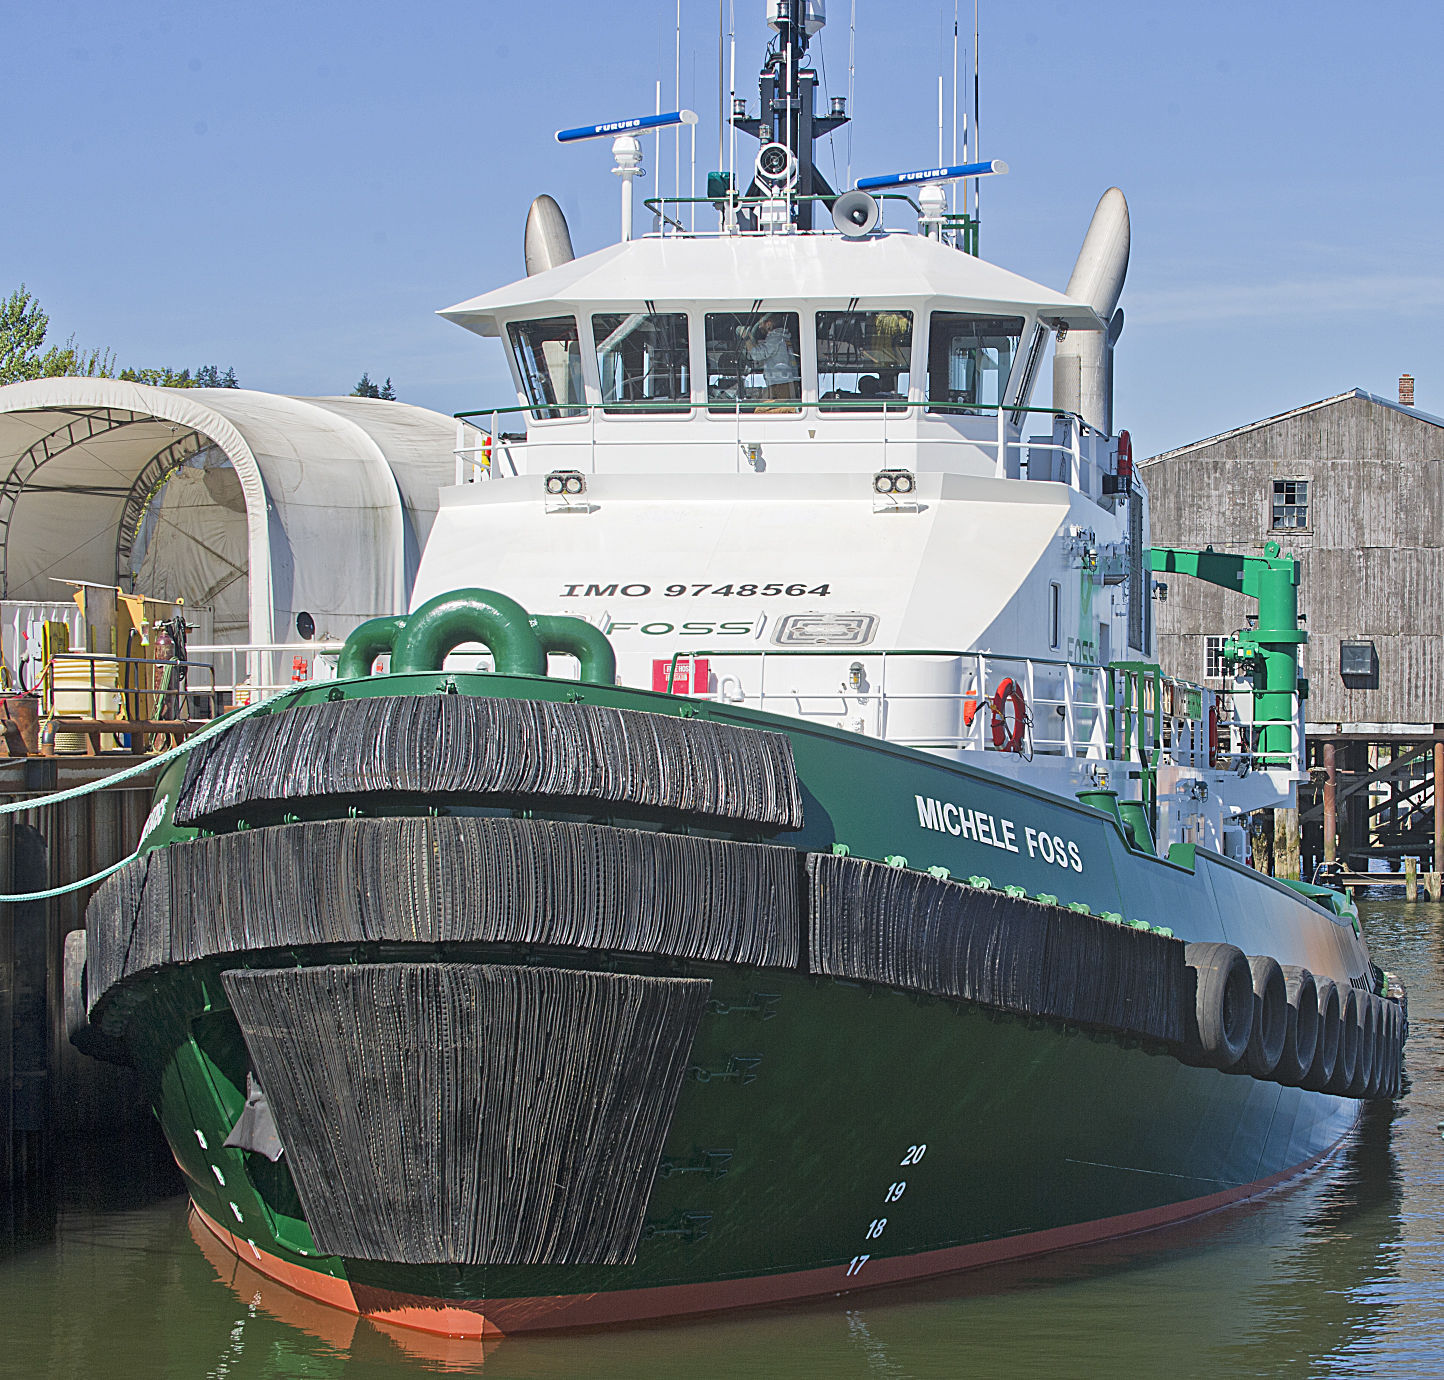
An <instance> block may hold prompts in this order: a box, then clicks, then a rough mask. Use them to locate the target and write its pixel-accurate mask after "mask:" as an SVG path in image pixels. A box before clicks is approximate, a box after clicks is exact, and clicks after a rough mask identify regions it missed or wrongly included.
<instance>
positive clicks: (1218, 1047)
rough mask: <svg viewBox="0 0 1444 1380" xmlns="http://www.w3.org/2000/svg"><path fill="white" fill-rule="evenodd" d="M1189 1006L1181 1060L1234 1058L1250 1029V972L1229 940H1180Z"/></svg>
mask: <svg viewBox="0 0 1444 1380" xmlns="http://www.w3.org/2000/svg"><path fill="white" fill-rule="evenodd" d="M1183 953H1184V956H1183V961H1184V963H1185V964H1186V965H1187V966H1188V968H1189V969H1190V971H1191V972H1192V973H1193V979H1194V981H1193V993H1192V995H1193V1003H1192V1007H1193V1009H1192V1010H1191V1011H1190V1010H1188V1009H1187V1007H1188V1001H1187V997H1186V996H1185V999H1184V1001H1185V1010H1184V1030H1185V1031H1186V1035H1185V1039H1184V1062H1185V1063H1190V1064H1197V1065H1200V1066H1203V1067H1206V1068H1216V1069H1226V1068H1228V1067H1229V1066H1230V1065H1232V1064H1236V1063H1238V1061H1239V1060H1240V1059H1241V1058H1242V1057H1243V1054H1244V1051H1245V1050H1246V1049H1247V1048H1248V1042H1249V1036H1250V1034H1252V1032H1253V974H1252V973H1251V972H1250V970H1249V965H1248V959H1246V958H1245V957H1244V956H1243V954H1242V952H1240V951H1239V950H1238V949H1236V948H1235V947H1234V946H1233V945H1232V944H1211V943H1210V944H1186V945H1184V951H1183Z"/></svg>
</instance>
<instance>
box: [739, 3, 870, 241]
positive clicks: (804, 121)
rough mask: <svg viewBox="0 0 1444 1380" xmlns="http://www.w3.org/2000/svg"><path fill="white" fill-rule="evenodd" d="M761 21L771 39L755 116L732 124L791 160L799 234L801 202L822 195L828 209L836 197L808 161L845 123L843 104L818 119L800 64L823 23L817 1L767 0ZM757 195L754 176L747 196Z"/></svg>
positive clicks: (807, 71)
mask: <svg viewBox="0 0 1444 1380" xmlns="http://www.w3.org/2000/svg"><path fill="white" fill-rule="evenodd" d="M767 22H768V24H770V25H771V27H772V28H773V29H774V30H775V31H776V35H777V36H776V38H775V39H773V41H772V43H771V44H770V45H769V46H768V49H767V56H766V58H765V59H764V61H763V64H762V73H761V75H760V77H759V78H758V90H759V94H760V96H761V106H760V111H759V114H758V116H757V117H756V118H755V119H754V118H752V117H750V116H747V115H745V114H742V115H734V116H733V117H732V124H733V126H734V128H736V129H740V130H742V131H743V132H744V133H746V134H750V135H751V136H752V137H753V138H754V139H757V140H758V141H759V142H761V143H764V144H781V145H783V146H784V147H785V148H786V149H787V150H788V151H789V152H790V153H791V154H792V156H793V158H795V159H796V160H797V181H796V183H795V184H794V188H793V192H794V195H795V197H796V198H797V201H796V202H795V206H794V223H795V224H796V226H797V228H798V229H799V230H810V229H812V218H813V207H814V204H815V203H813V202H811V201H808V200H805V198H807V197H811V196H822V197H826V198H827V205H828V206H831V204H832V199H833V198H834V197H836V196H837V193H836V192H835V191H834V190H833V188H832V187H831V186H830V185H829V184H828V181H827V179H826V178H825V177H824V176H823V175H822V173H821V171H820V170H819V169H818V168H817V166H816V163H815V162H814V159H813V144H814V143H815V141H816V140H818V139H820V138H822V136H823V135H824V134H831V133H832V131H833V130H835V129H837V128H838V127H839V126H841V125H845V124H846V123H847V119H848V117H847V101H846V98H845V97H842V96H834V97H833V99H832V109H831V110H830V111H829V112H828V113H827V114H826V115H819V114H818V113H817V110H816V99H817V73H816V72H815V71H813V70H812V69H811V68H810V67H808V66H806V65H805V64H806V57H807V45H808V44H809V43H810V42H811V40H812V36H813V34H815V33H816V32H817V31H818V30H819V29H821V28H822V26H823V24H824V23H826V17H825V14H824V8H823V0H767ZM762 193H763V189H762V188H761V186H760V185H759V184H758V182H757V181H756V179H755V178H754V179H753V181H752V184H751V186H750V187H749V188H748V190H747V195H748V196H749V197H753V196H760V195H762Z"/></svg>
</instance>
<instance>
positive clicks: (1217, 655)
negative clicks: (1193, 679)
mask: <svg viewBox="0 0 1444 1380" xmlns="http://www.w3.org/2000/svg"><path fill="white" fill-rule="evenodd" d="M1225 640H1226V639H1224V638H1222V637H1205V638H1204V639H1203V678H1204V680H1222V679H1223V677H1224V675H1225V674H1226V668H1225V665H1224V659H1223V644H1224V642H1225Z"/></svg>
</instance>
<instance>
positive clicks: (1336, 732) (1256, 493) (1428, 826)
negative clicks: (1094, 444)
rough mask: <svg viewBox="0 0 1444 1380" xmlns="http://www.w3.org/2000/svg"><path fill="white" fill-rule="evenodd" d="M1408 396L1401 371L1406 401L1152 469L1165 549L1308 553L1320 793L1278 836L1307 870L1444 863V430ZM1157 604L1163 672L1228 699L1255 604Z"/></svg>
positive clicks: (1238, 599) (1298, 418) (1215, 439)
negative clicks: (1275, 546) (1288, 840)
mask: <svg viewBox="0 0 1444 1380" xmlns="http://www.w3.org/2000/svg"><path fill="white" fill-rule="evenodd" d="M1413 401H1414V388H1413V379H1412V378H1411V377H1409V376H1408V375H1407V374H1406V375H1405V376H1404V377H1403V378H1401V379H1400V381H1399V400H1398V401H1397V402H1396V401H1391V400H1389V399H1387V398H1381V397H1377V396H1375V395H1374V394H1371V393H1365V392H1363V391H1362V390H1360V389H1357V388H1356V389H1353V390H1351V391H1350V392H1347V393H1340V394H1339V395H1338V396H1336V397H1332V398H1325V399H1323V400H1322V401H1320V402H1315V403H1309V404H1308V405H1307V406H1304V407H1297V408H1294V409H1293V410H1292V411H1289V412H1284V413H1281V414H1280V415H1279V416H1277V417H1269V418H1266V419H1265V420H1263V421H1259V422H1253V423H1251V424H1250V425H1248V426H1242V427H1238V428H1237V429H1235V430H1233V431H1228V432H1225V433H1223V434H1222V435H1220V436H1212V437H1210V438H1208V439H1207V440H1204V441H1196V442H1194V443H1193V444H1192V445H1187V446H1182V447H1180V448H1179V449H1177V450H1172V451H1169V452H1167V453H1166V454H1164V455H1157V456H1154V457H1153V458H1152V459H1150V460H1147V461H1144V462H1143V466H1142V477H1143V480H1144V483H1145V484H1146V485H1147V488H1148V492H1149V496H1150V500H1151V506H1152V527H1153V541H1154V543H1155V544H1156V545H1166V546H1183V547H1203V546H1207V545H1209V544H1212V545H1213V546H1216V547H1218V548H1219V549H1220V550H1229V551H1239V552H1244V553H1253V552H1257V551H1258V550H1259V549H1260V548H1261V547H1262V546H1263V544H1264V542H1265V541H1267V540H1270V539H1273V540H1276V541H1278V542H1279V543H1280V545H1282V546H1283V548H1284V550H1285V551H1286V552H1289V551H1291V552H1293V554H1295V555H1297V556H1298V557H1299V560H1300V563H1301V588H1300V600H1299V607H1300V611H1301V612H1302V614H1303V615H1304V616H1305V618H1306V622H1305V624H1304V626H1305V627H1306V628H1307V630H1308V634H1309V641H1308V644H1307V647H1306V648H1305V650H1304V662H1303V664H1304V671H1303V674H1304V675H1305V676H1306V677H1307V679H1308V698H1307V700H1306V702H1305V705H1304V711H1305V721H1306V724H1307V730H1308V739H1309V766H1310V782H1309V784H1307V785H1304V786H1301V788H1300V792H1299V813H1298V816H1297V826H1295V822H1294V820H1292V819H1281V820H1280V821H1279V824H1280V828H1281V831H1282V830H1285V829H1286V830H1288V831H1289V832H1290V834H1292V830H1293V828H1294V827H1297V828H1298V829H1299V830H1300V833H1299V834H1298V835H1293V837H1294V838H1298V839H1299V841H1300V844H1301V850H1302V864H1303V870H1304V873H1305V875H1306V876H1308V875H1311V874H1312V872H1313V869H1314V867H1315V866H1316V865H1317V864H1318V863H1319V862H1321V861H1326V860H1327V861H1332V860H1333V859H1334V858H1335V857H1336V856H1337V857H1338V859H1339V860H1340V861H1342V862H1344V863H1345V864H1346V865H1347V866H1349V867H1352V868H1353V869H1355V870H1359V871H1363V870H1366V869H1367V867H1368V860H1369V859H1370V858H1376V859H1378V858H1383V859H1389V860H1392V861H1393V862H1394V863H1395V864H1397V860H1398V859H1399V858H1400V857H1401V856H1404V855H1414V856H1418V857H1420V858H1421V859H1422V860H1423V862H1424V866H1425V867H1428V868H1431V869H1433V870H1435V871H1438V870H1440V869H1441V868H1444V810H1440V809H1439V808H1436V800H1437V799H1438V797H1437V796H1436V792H1435V782H1436V779H1440V778H1444V638H1441V627H1440V609H1441V604H1444V420H1441V419H1440V418H1438V417H1431V416H1429V415H1427V414H1425V413H1422V412H1419V411H1417V410H1415V408H1414V407H1413ZM1155 595H1156V596H1159V595H1161V596H1162V597H1156V599H1155V604H1154V610H1155V616H1156V627H1157V634H1158V638H1157V645H1158V658H1159V661H1160V662H1161V664H1162V665H1163V668H1164V670H1165V671H1167V672H1168V673H1169V674H1171V675H1175V676H1178V677H1181V678H1183V679H1186V680H1191V681H1196V682H1202V683H1203V684H1205V685H1208V686H1211V687H1213V688H1215V689H1221V690H1227V688H1228V681H1227V680H1226V679H1225V667H1224V665H1223V663H1222V655H1221V654H1222V648H1223V643H1224V639H1225V638H1226V637H1227V636H1228V635H1229V634H1230V633H1232V632H1234V631H1236V630H1238V629H1240V628H1242V627H1244V626H1245V621H1246V619H1247V617H1248V615H1249V614H1251V613H1252V612H1253V609H1252V607H1251V604H1250V602H1249V601H1248V600H1246V599H1244V598H1243V597H1242V596H1241V595H1236V594H1230V593H1229V592H1228V591H1226V590H1222V589H1218V588H1215V587H1214V586H1212V585H1206V584H1203V583H1201V582H1199V581H1196V580H1176V581H1171V582H1169V584H1168V585H1167V587H1166V592H1164V591H1157V590H1156V591H1155ZM1280 813H1281V814H1282V813H1283V812H1280ZM1284 851H1285V853H1291V852H1294V851H1295V850H1294V848H1293V847H1292V845H1291V846H1290V847H1289V848H1287V849H1285V850H1284ZM1280 870H1283V869H1282V868H1281V869H1280Z"/></svg>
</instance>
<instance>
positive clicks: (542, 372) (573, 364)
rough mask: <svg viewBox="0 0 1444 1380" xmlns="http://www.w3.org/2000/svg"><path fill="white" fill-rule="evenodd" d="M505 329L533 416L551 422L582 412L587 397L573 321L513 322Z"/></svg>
mask: <svg viewBox="0 0 1444 1380" xmlns="http://www.w3.org/2000/svg"><path fill="white" fill-rule="evenodd" d="M506 329H507V333H508V334H509V335H510V337H511V348H512V349H513V350H514V351H515V352H516V363H517V368H518V370H519V371H520V373H521V383H522V388H523V389H524V390H525V392H526V400H527V402H528V403H530V404H531V408H532V415H533V416H535V417H538V418H542V419H544V420H550V419H551V418H554V417H576V416H580V415H581V414H582V413H583V412H585V411H586V406H585V404H586V397H587V395H586V389H585V388H584V387H583V384H582V351H581V344H580V342H579V341H578V339H577V323H576V318H575V317H571V316H551V317H547V318H546V319H545V320H541V321H513V322H512V323H511V325H509V326H508V327H507V328H506Z"/></svg>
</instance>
